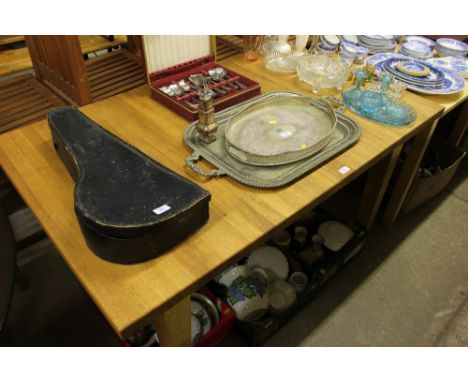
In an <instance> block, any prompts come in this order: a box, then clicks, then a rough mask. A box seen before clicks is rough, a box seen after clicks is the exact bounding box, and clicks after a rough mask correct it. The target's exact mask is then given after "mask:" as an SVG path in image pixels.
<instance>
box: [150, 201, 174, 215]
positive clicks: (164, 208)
mask: <svg viewBox="0 0 468 382" xmlns="http://www.w3.org/2000/svg"><path fill="white" fill-rule="evenodd" d="M170 209H171V207H169V206H168V205H167V204H163V205H162V206H160V207H158V208H155V209H154V210H153V212H154V213H155V214H156V215H161V214H163V213H164V212H166V211H169V210H170Z"/></svg>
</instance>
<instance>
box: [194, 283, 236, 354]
mask: <svg viewBox="0 0 468 382" xmlns="http://www.w3.org/2000/svg"><path fill="white" fill-rule="evenodd" d="M201 291H202V292H203V293H204V294H205V295H207V296H208V297H209V298H210V299H211V300H212V301H213V302H214V303H215V304H216V306H217V307H218V310H219V312H220V318H219V322H218V324H217V325H216V326H214V327H212V328H211V330H210V331H209V332H208V333H206V334H205V336H204V337H203V338H202V339H201V340H200V341H198V342H197V343H196V344H195V345H194V346H214V345H216V344H217V343H218V342H220V341H221V340H222V339H223V338H225V337H227V336H228V335H229V334H231V333H232V331H233V330H234V323H235V321H236V314H235V312H234V310H233V309H232V308H231V307H230V306H229V305H228V304H226V303H225V302H224V301H223V300H222V299H220V298H219V297H216V296H215V295H214V294H213V293H211V291H210V290H209V289H208V288H206V287H203V288H201Z"/></svg>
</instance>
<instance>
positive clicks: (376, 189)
mask: <svg viewBox="0 0 468 382" xmlns="http://www.w3.org/2000/svg"><path fill="white" fill-rule="evenodd" d="M402 147H403V145H399V146H398V147H396V148H395V149H394V150H393V151H392V153H391V154H390V155H388V156H386V157H385V158H383V159H382V160H381V161H380V162H379V163H377V164H376V165H375V166H373V167H372V168H371V169H370V170H369V173H368V174H367V181H366V187H365V189H364V194H363V195H362V199H361V205H360V207H359V213H358V217H357V219H358V222H359V224H361V226H362V227H364V228H365V229H366V230H367V231H369V230H370V229H371V228H372V225H373V224H374V221H375V217H376V216H377V212H378V210H379V207H380V203H381V202H382V199H383V196H384V194H385V191H386V190H387V186H388V182H389V181H390V177H391V176H392V173H393V170H394V168H395V165H396V163H397V161H398V158H399V156H400V152H401V149H402Z"/></svg>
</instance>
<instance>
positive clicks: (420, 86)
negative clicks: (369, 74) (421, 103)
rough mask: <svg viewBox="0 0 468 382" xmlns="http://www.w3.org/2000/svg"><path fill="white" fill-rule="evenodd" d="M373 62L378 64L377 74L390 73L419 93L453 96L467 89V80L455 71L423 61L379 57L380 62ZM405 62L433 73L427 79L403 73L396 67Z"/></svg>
mask: <svg viewBox="0 0 468 382" xmlns="http://www.w3.org/2000/svg"><path fill="white" fill-rule="evenodd" d="M380 59H381V60H380ZM371 62H377V63H376V64H374V65H375V72H376V74H382V73H384V72H388V73H390V74H392V75H394V76H395V78H396V79H397V80H400V81H402V82H405V83H406V84H407V85H408V89H410V90H413V91H416V92H418V93H422V94H453V93H457V92H459V91H460V90H462V89H463V88H464V87H465V80H464V79H463V78H461V77H460V76H459V75H458V74H457V73H455V72H454V71H452V70H448V69H443V68H440V67H435V66H433V65H431V64H429V63H427V62H425V61H422V60H415V59H410V58H408V57H404V58H399V57H395V56H390V58H382V57H379V60H375V61H371ZM404 62H414V63H418V64H421V65H425V66H426V67H428V68H429V70H430V72H431V73H430V74H429V75H428V76H426V77H417V76H413V75H409V74H406V73H403V72H401V71H399V70H398V69H397V68H396V65H397V64H399V63H404Z"/></svg>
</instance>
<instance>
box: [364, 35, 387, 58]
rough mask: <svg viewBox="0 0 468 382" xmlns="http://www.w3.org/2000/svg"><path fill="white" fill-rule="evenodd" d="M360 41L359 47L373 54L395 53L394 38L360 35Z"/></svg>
mask: <svg viewBox="0 0 468 382" xmlns="http://www.w3.org/2000/svg"><path fill="white" fill-rule="evenodd" d="M358 41H359V45H361V46H363V47H364V48H367V49H369V52H370V53H372V54H374V53H386V52H393V50H394V49H395V46H396V41H395V38H394V36H390V35H387V36H386V35H360V36H358Z"/></svg>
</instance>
